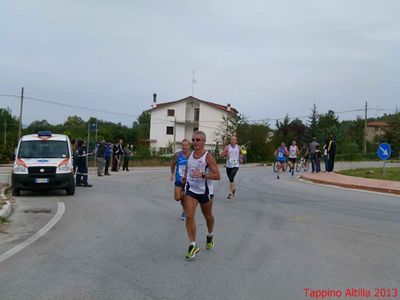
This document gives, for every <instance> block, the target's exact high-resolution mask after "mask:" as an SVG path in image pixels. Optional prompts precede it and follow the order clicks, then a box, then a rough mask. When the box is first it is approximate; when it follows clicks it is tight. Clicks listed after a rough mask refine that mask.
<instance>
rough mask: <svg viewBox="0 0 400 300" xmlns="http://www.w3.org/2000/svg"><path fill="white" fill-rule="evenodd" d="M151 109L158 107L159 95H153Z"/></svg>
mask: <svg viewBox="0 0 400 300" xmlns="http://www.w3.org/2000/svg"><path fill="white" fill-rule="evenodd" d="M151 107H152V108H156V107H157V94H156V93H154V94H153V105H152V106H151Z"/></svg>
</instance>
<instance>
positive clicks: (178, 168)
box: [170, 139, 190, 221]
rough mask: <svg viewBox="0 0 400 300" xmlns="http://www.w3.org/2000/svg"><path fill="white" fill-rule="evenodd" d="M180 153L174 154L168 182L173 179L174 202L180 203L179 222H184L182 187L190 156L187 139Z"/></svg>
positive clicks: (183, 141)
mask: <svg viewBox="0 0 400 300" xmlns="http://www.w3.org/2000/svg"><path fill="white" fill-rule="evenodd" d="M181 147H182V151H180V152H176V153H175V154H174V157H173V159H172V162H171V176H170V180H171V181H172V180H174V178H175V189H174V196H175V200H176V201H180V202H181V205H182V214H181V220H182V221H184V220H186V216H185V211H184V210H183V202H184V201H183V199H184V187H185V183H184V182H183V180H182V179H183V177H185V172H186V165H187V161H188V158H189V156H190V142H189V140H188V139H184V140H182V143H181Z"/></svg>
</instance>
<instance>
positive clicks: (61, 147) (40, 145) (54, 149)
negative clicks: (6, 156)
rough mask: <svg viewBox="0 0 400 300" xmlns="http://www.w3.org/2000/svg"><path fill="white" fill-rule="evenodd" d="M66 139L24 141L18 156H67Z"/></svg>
mask: <svg viewBox="0 0 400 300" xmlns="http://www.w3.org/2000/svg"><path fill="white" fill-rule="evenodd" d="M67 157H69V151H68V143H67V142H66V141H23V142H21V145H20V147H19V152H18V158H67Z"/></svg>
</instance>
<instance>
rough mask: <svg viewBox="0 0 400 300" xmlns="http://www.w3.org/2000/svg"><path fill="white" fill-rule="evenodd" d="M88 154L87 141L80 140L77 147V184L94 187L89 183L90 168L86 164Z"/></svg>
mask: <svg viewBox="0 0 400 300" xmlns="http://www.w3.org/2000/svg"><path fill="white" fill-rule="evenodd" d="M88 155H89V154H88V153H87V150H86V144H85V142H84V141H78V148H77V149H76V157H77V159H76V166H77V170H76V186H84V187H92V185H91V184H89V183H88V168H87V164H86V157H87V156H88Z"/></svg>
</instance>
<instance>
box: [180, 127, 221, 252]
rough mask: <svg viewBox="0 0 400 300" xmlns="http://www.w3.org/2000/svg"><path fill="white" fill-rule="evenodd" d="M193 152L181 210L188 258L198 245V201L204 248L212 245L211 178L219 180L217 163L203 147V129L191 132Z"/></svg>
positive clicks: (204, 139) (209, 247)
mask: <svg viewBox="0 0 400 300" xmlns="http://www.w3.org/2000/svg"><path fill="white" fill-rule="evenodd" d="M192 142H193V147H194V151H193V152H192V154H191V155H190V157H189V159H188V165H187V168H186V174H185V178H186V181H187V182H186V188H185V189H186V194H185V201H184V209H185V214H186V230H187V233H188V236H189V241H190V245H189V249H188V252H187V254H186V258H187V259H191V258H193V257H195V255H196V253H197V252H199V251H200V248H199V247H198V246H197V243H196V222H195V215H196V207H197V205H198V204H199V203H200V205H201V212H202V213H203V216H204V218H205V219H206V223H207V229H208V234H207V237H206V240H207V241H206V249H212V248H213V247H214V236H213V230H214V216H213V213H212V203H213V201H212V199H213V198H212V194H211V193H213V189H212V181H211V180H219V179H220V177H221V176H220V174H219V170H218V166H217V162H216V161H215V159H214V157H213V156H212V154H211V153H208V152H207V151H206V150H205V142H206V135H205V133H204V132H202V131H196V132H195V133H193V138H192Z"/></svg>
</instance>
